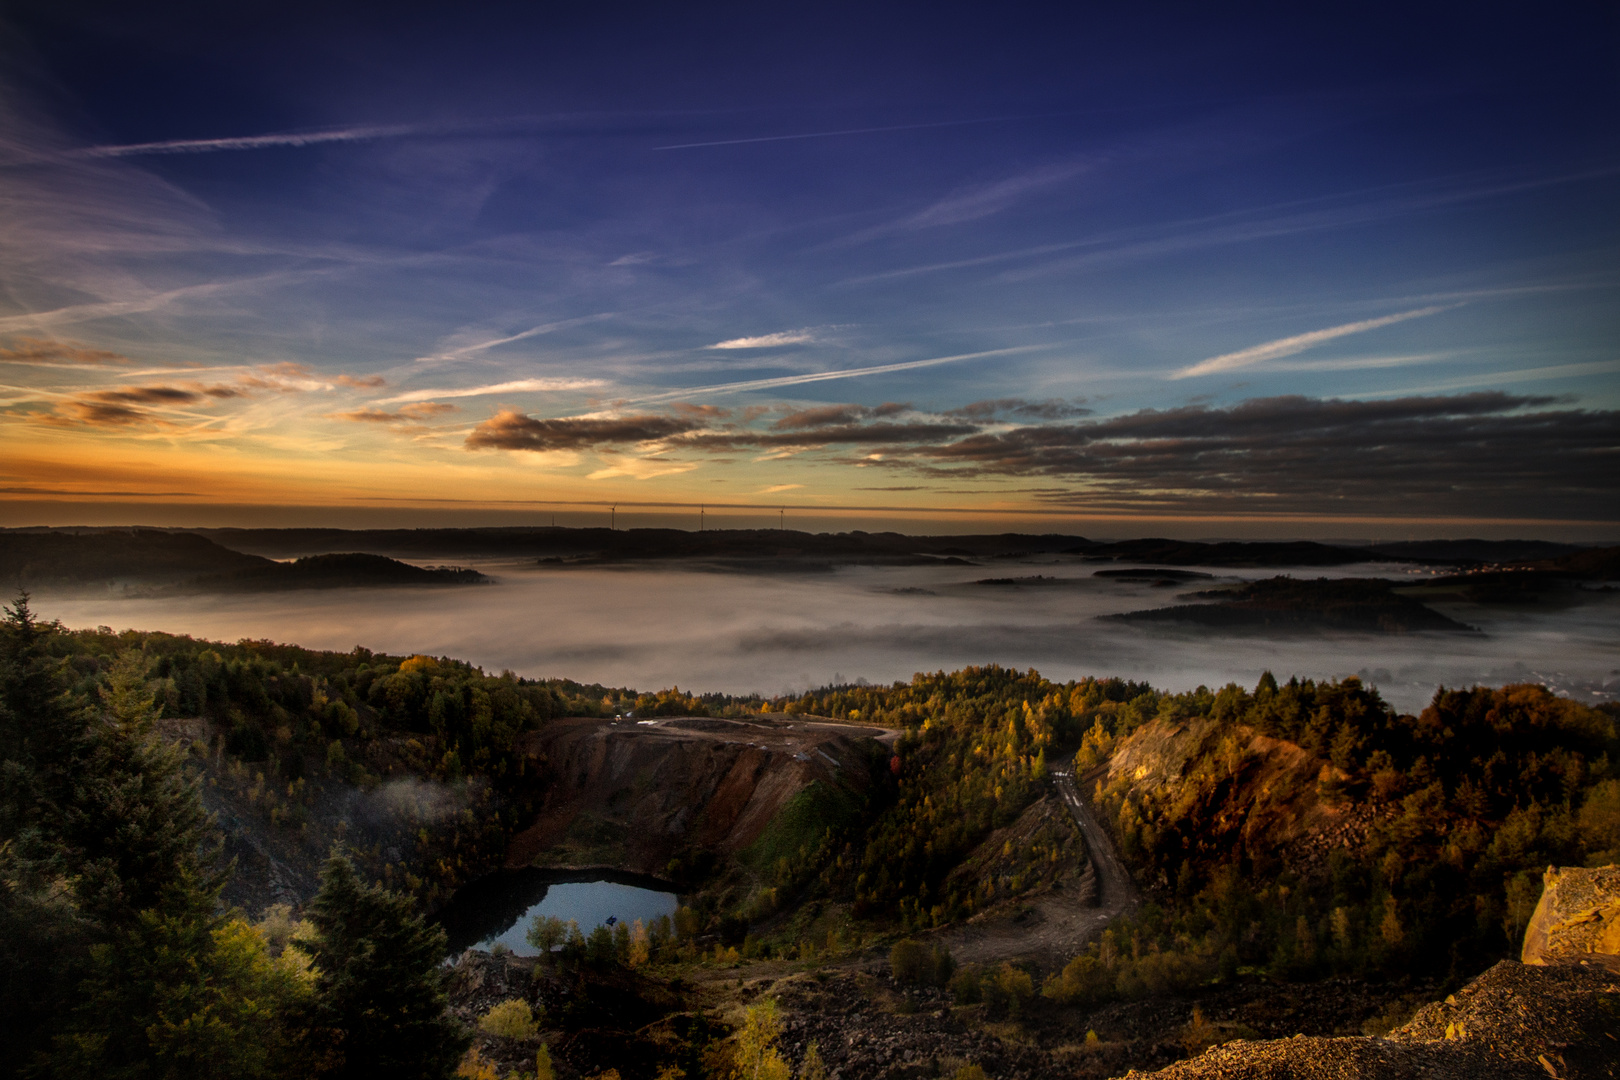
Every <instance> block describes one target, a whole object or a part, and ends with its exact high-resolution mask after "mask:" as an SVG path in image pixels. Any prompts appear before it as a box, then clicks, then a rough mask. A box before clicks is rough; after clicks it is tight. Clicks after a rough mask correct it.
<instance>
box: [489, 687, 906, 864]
mask: <svg viewBox="0 0 1620 1080" xmlns="http://www.w3.org/2000/svg"><path fill="white" fill-rule="evenodd" d="M885 738H892V734H891V733H890V732H888V731H887V730H886V729H883V728H864V727H860V726H857V725H850V724H837V723H823V722H817V721H816V720H815V719H813V718H802V719H801V718H780V719H769V718H760V719H759V720H757V721H741V720H721V719H711V718H706V717H672V718H667V719H665V718H659V719H652V720H639V721H638V720H636V719H634V718H628V717H627V718H625V719H623V720H616V721H610V720H594V719H579V718H574V719H565V720H556V721H553V722H551V723H549V724H547V725H546V726H545V727H544V728H543V729H542V730H540V731H538V732H535V733H533V734H532V735H530V736H529V753H530V755H531V756H532V757H533V758H534V759H535V761H536V766H537V767H536V770H535V773H536V775H537V776H540V777H542V778H543V780H544V784H545V795H544V800H543V804H542V807H541V810H540V813H539V814H538V816H537V818H536V820H535V822H534V824H533V825H531V826H530V827H529V828H527V829H525V830H524V831H523V832H521V833H519V834H518V835H517V836H515V837H514V838H513V840H512V844H511V847H510V849H509V851H508V853H507V863H508V865H509V866H512V867H518V866H528V865H531V864H534V865H546V866H587V865H588V866H611V867H616V868H619V869H622V870H629V871H633V872H636V873H642V874H651V875H654V876H658V875H663V874H665V873H666V864H667V863H668V862H669V860H670V859H671V857H672V856H675V855H677V854H678V853H681V852H690V851H693V850H699V851H709V852H714V853H718V854H721V855H726V856H732V855H737V854H739V853H741V852H742V851H743V850H744V849H745V848H748V847H749V845H751V844H753V843H754V842H755V841H757V840H759V839H760V838H761V836H762V835H764V834H765V833H766V831H767V829H769V828H770V827H772V825H773V823H775V822H776V820H777V817H778V815H779V814H780V813H781V812H782V811H783V810H784V809H785V808H787V807H789V806H790V804H792V803H793V801H794V800H795V798H796V797H799V796H801V795H805V793H806V792H807V790H808V789H810V788H811V787H812V786H813V785H819V787H818V789H817V791H815V792H811V793H810V794H809V795H807V796H805V797H807V798H811V799H816V798H817V797H818V796H820V797H821V799H820V801H821V802H824V803H826V806H818V807H814V808H804V809H805V811H806V812H805V813H803V814H801V815H800V816H805V817H810V818H816V819H817V820H815V821H811V822H809V823H808V825H815V826H816V827H815V828H814V837H815V838H817V839H819V837H820V835H821V832H822V827H824V826H825V825H830V824H834V822H833V821H821V820H820V816H819V815H818V814H817V813H815V812H814V811H815V810H829V809H830V808H834V807H836V806H838V805H844V804H848V805H854V800H857V799H859V798H860V797H861V795H862V794H863V793H864V792H865V790H866V788H867V787H868V785H869V784H870V783H871V782H872V777H873V775H874V772H875V770H881V768H882V766H883V765H884V764H885V763H886V762H887V760H888V757H889V754H890V753H891V752H892V751H890V750H889V749H888V747H887V746H886V745H884V743H883V741H882V740H884V739H885ZM808 825H807V827H808ZM785 853H786V854H791V851H789V852H785Z"/></svg>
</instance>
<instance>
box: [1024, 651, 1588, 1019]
mask: <svg viewBox="0 0 1620 1080" xmlns="http://www.w3.org/2000/svg"><path fill="white" fill-rule="evenodd" d="M1163 707H1164V708H1165V709H1166V710H1167V711H1168V712H1171V713H1173V714H1174V715H1175V716H1177V717H1178V718H1182V719H1186V718H1193V717H1199V718H1204V719H1206V720H1209V721H1213V726H1212V727H1210V728H1209V729H1208V733H1207V735H1206V736H1205V737H1204V741H1203V743H1202V745H1201V747H1199V748H1198V749H1197V750H1196V752H1195V753H1194V754H1193V756H1192V757H1191V758H1190V759H1189V760H1188V761H1187V762H1186V763H1185V765H1184V766H1183V767H1182V770H1181V776H1180V778H1179V779H1178V780H1177V781H1174V782H1172V783H1170V784H1168V785H1165V786H1164V787H1163V788H1161V789H1158V790H1154V789H1148V788H1141V789H1138V788H1137V787H1136V786H1134V785H1133V783H1132V781H1131V780H1130V779H1129V778H1123V777H1122V778H1120V779H1118V780H1116V782H1115V783H1114V784H1113V785H1111V786H1110V787H1108V788H1107V789H1105V790H1103V791H1102V792H1101V801H1102V806H1103V809H1104V810H1105V811H1106V812H1107V813H1108V814H1111V815H1112V816H1113V818H1114V821H1115V824H1116V827H1117V830H1118V835H1119V839H1120V843H1121V847H1122V849H1123V850H1124V852H1125V853H1126V855H1127V857H1128V859H1130V861H1132V862H1133V863H1134V864H1135V870H1136V872H1137V873H1138V875H1139V878H1140V879H1141V880H1144V881H1149V882H1151V881H1154V880H1159V881H1163V882H1166V883H1167V884H1168V889H1167V890H1166V892H1165V894H1164V899H1166V900H1167V904H1166V906H1164V907H1162V908H1160V907H1156V906H1153V905H1149V906H1148V907H1147V908H1144V909H1143V911H1142V912H1141V913H1139V914H1138V915H1137V916H1136V918H1134V919H1132V920H1129V921H1126V922H1123V923H1119V924H1116V926H1115V927H1114V928H1113V929H1112V930H1111V931H1110V932H1109V934H1107V935H1105V936H1104V941H1103V942H1102V943H1100V944H1099V945H1098V946H1096V947H1093V949H1091V950H1090V951H1089V952H1088V953H1087V954H1085V955H1083V956H1082V957H1080V958H1077V959H1076V961H1075V962H1074V963H1072V964H1071V965H1070V966H1069V968H1068V969H1066V970H1065V972H1064V973H1063V975H1062V976H1061V977H1059V978H1058V979H1056V980H1049V981H1048V984H1047V987H1046V988H1045V989H1044V990H1043V992H1044V993H1048V995H1049V996H1051V997H1054V998H1056V999H1058V1000H1071V1001H1076V1002H1081V1003H1084V1002H1095V1001H1100V1000H1105V999H1107V998H1109V997H1114V996H1123V997H1138V996H1143V995H1146V994H1150V993H1159V992H1163V991H1165V990H1177V989H1185V988H1189V987H1192V986H1196V985H1198V984H1199V983H1201V982H1205V981H1208V980H1209V979H1212V978H1216V977H1219V976H1221V975H1223V974H1231V973H1233V972H1235V971H1236V969H1237V968H1238V967H1239V966H1253V967H1259V968H1264V969H1267V970H1269V971H1271V972H1273V973H1275V974H1278V975H1283V976H1286V977H1289V978H1296V979H1303V978H1314V977H1318V976H1320V975H1324V974H1328V973H1332V972H1411V971H1417V972H1424V973H1428V974H1434V975H1440V976H1449V977H1457V978H1461V977H1466V976H1468V975H1471V974H1473V973H1474V972H1476V971H1478V970H1479V969H1480V968H1482V967H1484V966H1485V965H1488V964H1489V963H1491V962H1492V961H1493V960H1495V959H1497V958H1499V957H1502V956H1505V955H1511V954H1513V953H1514V952H1516V951H1517V949H1518V947H1519V942H1520V939H1521V937H1522V934H1523V931H1524V926H1525V923H1526V922H1527V921H1528V919H1529V917H1530V914H1531V912H1532V911H1533V910H1534V907H1535V904H1536V900H1537V899H1538V897H1539V896H1540V890H1541V870H1542V869H1543V868H1544V867H1546V866H1547V865H1549V864H1564V865H1569V864H1575V865H1579V864H1582V863H1586V864H1598V863H1601V862H1603V861H1605V860H1607V859H1610V858H1612V857H1613V855H1614V853H1615V851H1616V850H1617V848H1620V838H1617V830H1620V782H1617V781H1616V780H1615V779H1613V778H1612V776H1611V769H1612V766H1611V761H1612V760H1613V757H1614V755H1615V754H1616V753H1617V752H1620V742H1617V737H1616V736H1617V732H1616V724H1615V719H1614V717H1613V716H1612V715H1610V714H1607V713H1605V712H1602V711H1599V710H1594V709H1590V708H1587V707H1585V706H1582V705H1580V704H1578V703H1576V702H1573V701H1570V700H1568V699H1565V698H1560V697H1557V696H1555V695H1554V694H1552V693H1550V692H1549V691H1547V690H1545V689H1544V688H1542V687H1539V686H1507V687H1502V688H1499V689H1486V688H1475V689H1472V690H1442V691H1440V692H1438V693H1437V694H1436V695H1435V697H1434V699H1433V701H1432V702H1431V703H1430V705H1429V706H1428V708H1426V709H1424V710H1423V711H1422V712H1421V713H1420V714H1419V715H1417V716H1411V715H1403V714H1400V713H1398V712H1396V711H1395V710H1393V709H1391V708H1389V707H1388V706H1387V705H1386V704H1385V703H1384V702H1383V701H1382V700H1381V699H1380V698H1379V697H1378V695H1377V693H1376V692H1375V691H1373V690H1370V689H1368V688H1366V687H1364V686H1363V685H1362V684H1361V683H1360V681H1359V680H1356V679H1346V680H1344V681H1342V682H1336V683H1335V682H1329V683H1313V682H1310V681H1299V680H1291V681H1290V682H1289V683H1287V684H1286V685H1281V686H1279V685H1278V684H1277V683H1276V680H1274V679H1272V678H1270V676H1269V675H1268V676H1267V677H1266V678H1264V679H1262V680H1261V683H1260V685H1259V686H1258V687H1256V689H1255V692H1254V693H1253V694H1249V693H1246V692H1244V691H1243V690H1242V689H1240V688H1238V687H1236V686H1228V687H1226V688H1224V689H1222V690H1221V691H1219V692H1214V693H1212V692H1210V691H1208V690H1202V689H1201V690H1199V691H1196V692H1194V693H1191V694H1183V695H1177V696H1176V697H1174V698H1169V699H1166V701H1165V702H1164V706H1163ZM1256 736H1267V737H1270V738H1273V739H1283V740H1287V741H1289V742H1292V743H1296V744H1297V745H1298V746H1300V747H1302V748H1304V749H1305V750H1306V751H1307V752H1308V753H1309V754H1310V755H1312V756H1314V757H1315V758H1317V759H1319V760H1323V771H1322V774H1321V777H1319V778H1317V779H1313V780H1308V781H1307V780H1306V779H1303V776H1304V772H1303V771H1301V772H1295V773H1290V774H1286V775H1284V774H1276V773H1266V774H1265V781H1264V789H1265V796H1264V797H1265V800H1266V802H1267V805H1269V806H1272V807H1277V806H1303V805H1307V804H1309V803H1310V802H1312V801H1313V800H1315V799H1318V798H1320V799H1323V800H1325V801H1327V802H1328V803H1329V804H1330V805H1336V806H1337V807H1338V808H1339V812H1340V813H1343V814H1347V815H1348V814H1357V815H1359V820H1361V821H1363V822H1364V823H1365V825H1364V828H1365V834H1364V836H1362V837H1361V838H1360V839H1359V840H1357V841H1355V842H1352V843H1351V844H1349V845H1346V846H1339V847H1336V848H1334V849H1333V850H1331V852H1330V853H1329V857H1328V859H1327V863H1326V865H1325V867H1323V868H1322V869H1321V870H1319V871H1316V872H1315V873H1314V875H1312V876H1301V874H1302V871H1300V870H1297V869H1291V868H1290V862H1289V861H1288V859H1287V858H1286V857H1285V854H1286V853H1285V852H1284V851H1283V850H1281V849H1280V848H1279V847H1278V845H1277V842H1276V839H1275V837H1274V836H1273V835H1270V834H1268V829H1271V828H1273V826H1272V825H1268V824H1267V821H1268V819H1267V818H1266V817H1265V816H1264V815H1265V814H1266V813H1275V811H1274V810H1272V811H1268V810H1266V809H1265V807H1263V806H1262V805H1261V803H1260V802H1259V796H1258V795H1257V794H1256V792H1255V788H1254V786H1253V785H1252V784H1251V782H1250V781H1251V777H1254V776H1257V775H1259V774H1258V772H1257V770H1260V769H1261V768H1263V767H1264V752H1263V749H1254V748H1253V747H1255V746H1258V744H1254V743H1252V740H1253V739H1254V738H1255V737H1256ZM1311 767H1312V768H1314V765H1313V766H1311ZM1290 777H1292V778H1293V779H1290ZM1329 777H1330V778H1331V781H1332V782H1331V783H1330V784H1329V783H1324V781H1323V778H1329ZM1290 785H1296V786H1293V787H1290ZM1353 820H1356V819H1353Z"/></svg>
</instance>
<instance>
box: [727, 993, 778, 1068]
mask: <svg viewBox="0 0 1620 1080" xmlns="http://www.w3.org/2000/svg"><path fill="white" fill-rule="evenodd" d="M781 1033H782V1018H781V1014H780V1012H779V1011H778V1010H777V1007H776V999H775V998H766V999H765V1000H764V1001H761V1002H760V1003H759V1004H757V1005H750V1006H749V1007H748V1011H747V1013H746V1014H744V1018H743V1029H742V1031H740V1032H739V1033H738V1034H737V1058H736V1061H737V1064H736V1074H735V1075H736V1077H737V1080H791V1076H792V1074H791V1073H790V1072H789V1071H788V1064H787V1062H786V1061H784V1060H782V1055H781V1053H780V1052H778V1051H777V1049H776V1040H777V1037H778V1036H779V1035H781Z"/></svg>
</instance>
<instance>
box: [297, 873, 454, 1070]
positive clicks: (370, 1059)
mask: <svg viewBox="0 0 1620 1080" xmlns="http://www.w3.org/2000/svg"><path fill="white" fill-rule="evenodd" d="M307 919H308V921H309V923H310V924H311V925H312V926H313V927H314V929H315V931H316V934H315V937H314V939H313V940H311V941H308V942H294V947H296V948H298V949H300V950H302V951H304V952H306V953H307V954H308V955H309V957H310V960H311V961H312V962H313V965H314V968H315V971H316V976H315V994H316V1004H315V1016H316V1023H317V1027H318V1029H319V1033H320V1034H319V1038H321V1039H322V1040H323V1041H324V1044H325V1046H326V1049H327V1056H328V1060H327V1062H326V1067H325V1069H324V1070H323V1071H325V1072H327V1073H328V1074H329V1075H331V1076H333V1077H337V1078H341V1080H360V1078H369V1077H373V1076H387V1077H390V1078H391V1080H395V1078H397V1080H410V1078H417V1077H419V1078H421V1080H440V1078H442V1077H448V1076H450V1075H451V1074H452V1073H453V1072H454V1071H455V1068H456V1063H457V1061H458V1060H459V1059H460V1058H461V1054H462V1052H463V1051H464V1050H465V1049H466V1048H467V1045H468V1043H469V1042H470V1041H471V1039H470V1037H469V1035H468V1034H467V1033H466V1032H465V1031H464V1030H463V1029H462V1028H461V1026H460V1025H459V1024H458V1023H456V1021H455V1020H454V1019H453V1018H452V1017H451V1016H450V1015H449V1014H448V1012H447V1011H446V1004H447V999H446V997H445V992H444V979H443V973H442V969H441V968H440V961H441V960H442V959H443V958H444V953H445V938H444V932H443V931H442V930H440V929H438V928H437V927H430V926H428V925H427V924H426V923H425V922H424V921H423V920H422V919H421V917H420V916H418V915H417V914H416V913H415V911H414V910H413V909H412V904H411V900H410V899H409V898H408V897H405V896H400V895H398V894H396V893H392V892H389V891H388V890H386V889H384V888H382V887H380V886H377V885H367V884H365V883H364V882H363V881H361V880H360V878H359V875H358V874H356V873H355V869H354V864H353V863H351V862H350V861H349V859H348V857H347V856H345V855H344V854H343V853H342V852H340V851H334V852H333V853H332V855H331V856H330V857H329V858H328V859H327V860H326V866H325V868H324V869H323V870H322V872H321V888H320V892H319V893H317V894H316V896H315V899H314V900H313V901H311V903H310V905H309V909H308V913H307Z"/></svg>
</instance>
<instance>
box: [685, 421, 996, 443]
mask: <svg viewBox="0 0 1620 1080" xmlns="http://www.w3.org/2000/svg"><path fill="white" fill-rule="evenodd" d="M978 431H979V426H978V425H977V424H968V423H954V424H953V423H939V422H934V421H920V422H916V423H876V424H863V423H847V424H838V425H834V426H821V427H810V428H804V429H799V430H792V431H772V432H754V431H710V432H703V433H701V434H694V435H689V436H687V437H685V438H683V439H682V440H681V445H682V446H691V447H697V448H702V449H736V448H744V447H753V448H756V449H794V450H806V449H814V448H817V447H826V446H883V447H889V446H903V445H907V444H920V445H933V444H943V443H947V442H949V441H950V440H951V439H957V438H961V437H962V436H964V435H972V434H975V433H977V432H978Z"/></svg>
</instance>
